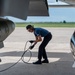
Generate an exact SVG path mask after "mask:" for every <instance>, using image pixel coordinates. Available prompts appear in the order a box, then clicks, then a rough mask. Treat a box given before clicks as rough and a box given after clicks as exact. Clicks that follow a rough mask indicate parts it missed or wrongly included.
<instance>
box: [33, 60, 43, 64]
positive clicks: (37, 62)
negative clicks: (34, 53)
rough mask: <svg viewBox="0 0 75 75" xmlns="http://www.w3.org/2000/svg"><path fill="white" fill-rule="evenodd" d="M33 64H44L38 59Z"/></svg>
mask: <svg viewBox="0 0 75 75" xmlns="http://www.w3.org/2000/svg"><path fill="white" fill-rule="evenodd" d="M33 64H42V62H41V61H39V60H38V61H36V62H34V63H33Z"/></svg>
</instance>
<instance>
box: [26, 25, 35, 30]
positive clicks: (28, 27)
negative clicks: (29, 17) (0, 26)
mask: <svg viewBox="0 0 75 75" xmlns="http://www.w3.org/2000/svg"><path fill="white" fill-rule="evenodd" d="M30 28H31V29H34V26H32V25H27V26H26V29H30Z"/></svg>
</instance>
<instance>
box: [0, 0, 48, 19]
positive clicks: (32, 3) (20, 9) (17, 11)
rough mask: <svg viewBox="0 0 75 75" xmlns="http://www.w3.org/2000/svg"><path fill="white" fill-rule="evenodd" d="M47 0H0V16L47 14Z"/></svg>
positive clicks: (25, 17)
mask: <svg viewBox="0 0 75 75" xmlns="http://www.w3.org/2000/svg"><path fill="white" fill-rule="evenodd" d="M48 15H49V14H48V4H47V0H0V16H2V17H3V16H13V17H17V18H20V19H24V20H26V19H27V16H48Z"/></svg>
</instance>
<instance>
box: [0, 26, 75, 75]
mask: <svg viewBox="0 0 75 75" xmlns="http://www.w3.org/2000/svg"><path fill="white" fill-rule="evenodd" d="M45 29H47V30H49V31H50V32H51V33H52V35H53V38H52V40H51V41H50V42H49V44H48V45H47V47H46V51H47V55H48V59H49V64H42V65H33V64H32V63H33V62H35V61H37V56H38V47H39V45H40V43H38V44H37V45H36V46H35V47H34V49H33V50H31V52H32V58H31V60H30V62H29V63H31V64H26V63H23V62H22V61H20V62H19V63H18V64H17V65H15V66H14V67H12V68H10V69H8V70H6V71H4V72H0V75H75V68H73V67H72V65H73V62H74V59H73V56H72V54H71V48H70V39H71V36H72V34H73V32H74V30H75V28H45ZM34 39H35V37H34V35H33V34H32V33H29V32H27V31H26V29H25V28H22V27H16V28H15V31H14V32H13V33H12V34H11V35H10V36H9V37H8V38H7V39H6V40H5V41H4V46H5V47H4V48H2V49H0V58H1V59H2V62H1V63H0V71H1V70H3V69H6V68H8V67H9V66H11V65H13V64H14V63H15V62H17V61H18V60H19V59H20V57H21V55H22V54H23V51H24V46H25V43H26V41H28V40H34ZM29 45H30V43H28V44H27V48H28V47H29ZM29 58H30V54H29V52H27V53H26V55H25V58H24V61H28V59H29Z"/></svg>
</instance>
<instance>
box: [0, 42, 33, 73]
mask: <svg viewBox="0 0 75 75" xmlns="http://www.w3.org/2000/svg"><path fill="white" fill-rule="evenodd" d="M28 42H29V41H27V42H26V44H25V47H24V52H23V54H22V56H21V58H20V59H19V60H18V61H17V62H16V63H14V64H13V65H11V66H10V67H8V68H6V69H3V70H1V71H0V72H4V71H6V70H9V69H10V68H12V67H13V66H15V65H16V64H18V63H19V61H20V60H22V61H23V62H24V63H26V64H30V63H29V61H30V59H31V57H32V52H31V51H30V49H29V48H28V49H27V50H26V45H27V43H28ZM27 51H29V52H30V58H29V60H28V61H27V62H26V61H24V55H25V53H26V52H27Z"/></svg>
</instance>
